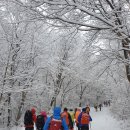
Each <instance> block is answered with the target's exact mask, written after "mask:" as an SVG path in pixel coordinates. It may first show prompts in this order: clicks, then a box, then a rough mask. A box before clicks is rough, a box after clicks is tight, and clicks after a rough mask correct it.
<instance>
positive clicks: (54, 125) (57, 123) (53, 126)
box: [49, 118, 63, 130]
mask: <svg viewBox="0 0 130 130" xmlns="http://www.w3.org/2000/svg"><path fill="white" fill-rule="evenodd" d="M49 130H63V127H62V120H61V119H60V120H57V119H54V118H52V119H51V122H50V125H49Z"/></svg>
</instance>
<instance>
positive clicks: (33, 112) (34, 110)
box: [31, 108, 37, 123]
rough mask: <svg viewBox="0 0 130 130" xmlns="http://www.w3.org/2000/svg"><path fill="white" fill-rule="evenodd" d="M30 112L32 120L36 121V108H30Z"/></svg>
mask: <svg viewBox="0 0 130 130" xmlns="http://www.w3.org/2000/svg"><path fill="white" fill-rule="evenodd" d="M31 112H32V118H33V122H34V123H36V119H37V116H36V109H35V108H32V109H31Z"/></svg>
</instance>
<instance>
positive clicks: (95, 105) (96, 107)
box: [94, 103, 98, 112]
mask: <svg viewBox="0 0 130 130" xmlns="http://www.w3.org/2000/svg"><path fill="white" fill-rule="evenodd" d="M94 108H95V111H96V112H97V111H98V105H97V104H96V103H95V104H94Z"/></svg>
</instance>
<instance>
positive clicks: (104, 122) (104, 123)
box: [0, 108, 124, 130]
mask: <svg viewBox="0 0 130 130" xmlns="http://www.w3.org/2000/svg"><path fill="white" fill-rule="evenodd" d="M90 114H91V116H92V118H93V121H92V122H91V125H90V130H121V127H120V125H121V124H120V123H119V122H118V121H117V120H116V119H114V118H113V116H112V115H111V113H110V111H109V108H103V110H102V111H98V112H95V111H94V109H93V108H92V109H91V113H90ZM0 130H7V129H0ZM12 130H25V129H24V128H23V127H17V128H16V127H15V128H12ZM75 130H76V128H75ZM123 130H124V129H123Z"/></svg>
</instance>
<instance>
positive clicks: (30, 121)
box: [24, 110, 34, 126]
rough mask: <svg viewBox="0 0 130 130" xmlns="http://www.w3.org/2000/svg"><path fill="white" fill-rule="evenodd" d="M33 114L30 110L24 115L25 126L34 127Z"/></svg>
mask: <svg viewBox="0 0 130 130" xmlns="http://www.w3.org/2000/svg"><path fill="white" fill-rule="evenodd" d="M32 116H33V115H32V112H31V111H30V110H27V111H26V112H25V115H24V125H25V126H27V125H34V123H33V118H32Z"/></svg>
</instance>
